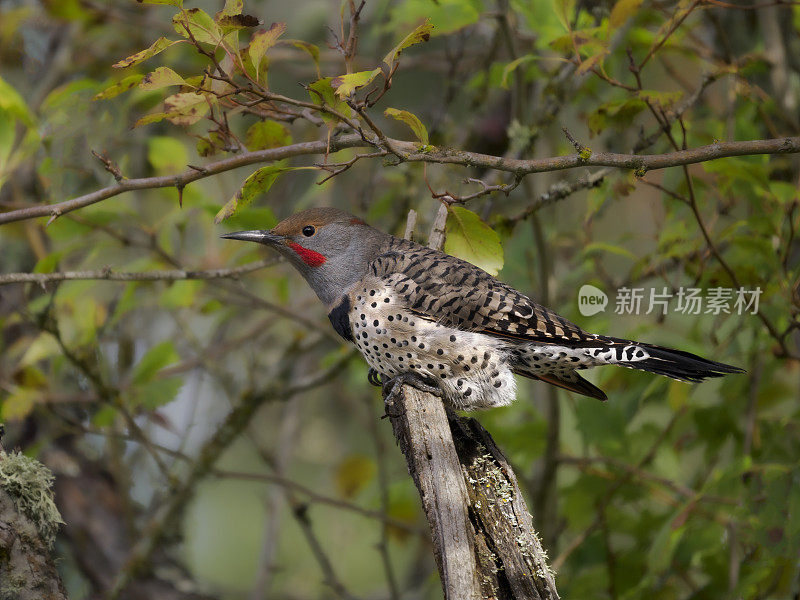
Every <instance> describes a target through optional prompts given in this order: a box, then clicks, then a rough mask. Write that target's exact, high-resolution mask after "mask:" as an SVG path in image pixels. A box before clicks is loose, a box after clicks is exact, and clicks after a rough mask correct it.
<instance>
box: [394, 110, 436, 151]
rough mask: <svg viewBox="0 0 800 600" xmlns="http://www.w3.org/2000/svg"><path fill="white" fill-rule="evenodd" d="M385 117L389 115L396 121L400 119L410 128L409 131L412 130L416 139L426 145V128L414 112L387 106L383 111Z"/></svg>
mask: <svg viewBox="0 0 800 600" xmlns="http://www.w3.org/2000/svg"><path fill="white" fill-rule="evenodd" d="M383 114H385V115H386V116H387V117H391V118H393V119H396V120H398V121H402V122H403V123H405V124H406V125H408V126H409V127H410V128H411V131H413V132H414V135H415V136H417V139H418V140H419V141H420V142H422V143H423V144H425V145H426V146H427V145H428V130H427V129H426V127H425V125H423V124H422V121H420V120H419V118H418V117H417V115H415V114H414V113H410V112H408V111H407V110H399V109H397V108H387V109H386V110H385V111H383Z"/></svg>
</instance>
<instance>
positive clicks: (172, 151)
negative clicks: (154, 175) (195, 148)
mask: <svg viewBox="0 0 800 600" xmlns="http://www.w3.org/2000/svg"><path fill="white" fill-rule="evenodd" d="M147 160H148V161H149V162H150V164H151V165H152V166H153V169H155V170H156V171H157V172H159V173H175V172H177V171H180V170H181V169H183V168H184V167H185V166H186V163H187V162H189V156H188V153H187V152H186V146H184V145H183V142H181V141H180V140H177V139H175V138H172V137H167V136H161V135H158V136H153V137H150V138H148V140H147Z"/></svg>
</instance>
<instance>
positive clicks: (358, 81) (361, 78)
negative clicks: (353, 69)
mask: <svg viewBox="0 0 800 600" xmlns="http://www.w3.org/2000/svg"><path fill="white" fill-rule="evenodd" d="M380 72H381V70H380V69H373V70H372V71H359V72H358V73H348V74H347V75H339V76H338V77H334V78H333V79H331V86H332V87H333V88H334V89H335V90H336V95H337V96H339V97H340V98H346V97H347V96H349V95H350V94H352V93H353V92H355V91H356V90H357V89H358V88H360V87H364V86H365V85H368V84H369V83H371V82H372V80H373V79H375V78H376V77H377V76H378V75H379V74H380Z"/></svg>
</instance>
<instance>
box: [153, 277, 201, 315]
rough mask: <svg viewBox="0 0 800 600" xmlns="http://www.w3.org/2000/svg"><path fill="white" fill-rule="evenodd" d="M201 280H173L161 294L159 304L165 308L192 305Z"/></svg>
mask: <svg viewBox="0 0 800 600" xmlns="http://www.w3.org/2000/svg"><path fill="white" fill-rule="evenodd" d="M202 287H203V282H202V281H198V280H195V279H189V280H184V281H175V282H173V283H172V285H170V286H169V287H168V288H167V289H166V290H165V291H164V293H162V294H161V304H162V305H163V306H164V307H165V308H184V307H187V306H192V305H193V304H194V302H195V298H196V297H197V294H198V293H199V292H200V290H201V289H202Z"/></svg>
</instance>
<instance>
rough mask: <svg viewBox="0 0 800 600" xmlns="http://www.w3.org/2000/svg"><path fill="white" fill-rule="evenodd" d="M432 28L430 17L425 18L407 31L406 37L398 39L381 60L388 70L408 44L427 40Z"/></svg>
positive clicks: (429, 37) (411, 44)
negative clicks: (398, 41)
mask: <svg viewBox="0 0 800 600" xmlns="http://www.w3.org/2000/svg"><path fill="white" fill-rule="evenodd" d="M432 30H433V24H432V23H431V21H430V19H425V22H424V23H423V24H422V25H420V26H419V27H417V28H416V29H415V30H414V31H412V32H411V33H409V34H408V35H407V36H406V37H404V38H403V39H402V40H400V43H399V44H397V46H395V47H394V48H392V49H391V51H390V52H389V54H387V55H386V56H385V57H384V59H383V62H384V63H386V65H388V67H389V71H391V70H392V68H393V67H394V63H395V61H396V60H397V58H398V57H399V56H400V54H401V53H402V52H403V50H405V49H406V48H408V47H409V46H413V45H414V44H419V43H420V42H427V41H428V40H429V39H431V31H432Z"/></svg>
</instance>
